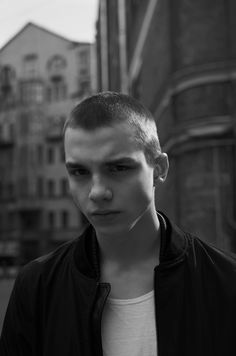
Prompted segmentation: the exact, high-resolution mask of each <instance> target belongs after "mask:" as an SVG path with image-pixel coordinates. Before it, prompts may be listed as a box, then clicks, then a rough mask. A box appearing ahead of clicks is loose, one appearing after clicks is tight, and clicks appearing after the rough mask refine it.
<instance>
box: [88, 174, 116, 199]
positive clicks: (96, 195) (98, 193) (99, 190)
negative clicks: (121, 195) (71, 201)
mask: <svg viewBox="0 0 236 356" xmlns="http://www.w3.org/2000/svg"><path fill="white" fill-rule="evenodd" d="M111 198H112V191H111V189H110V188H108V187H107V185H106V184H105V183H104V182H103V181H102V179H101V178H99V177H94V178H93V181H92V185H91V189H90V192H89V199H90V200H92V201H102V200H111Z"/></svg>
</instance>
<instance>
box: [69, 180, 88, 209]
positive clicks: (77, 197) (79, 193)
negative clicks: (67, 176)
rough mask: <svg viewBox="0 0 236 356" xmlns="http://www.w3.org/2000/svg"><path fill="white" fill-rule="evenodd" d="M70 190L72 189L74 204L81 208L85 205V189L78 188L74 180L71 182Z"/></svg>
mask: <svg viewBox="0 0 236 356" xmlns="http://www.w3.org/2000/svg"><path fill="white" fill-rule="evenodd" d="M69 189H70V193H71V196H72V198H73V200H74V202H75V203H76V205H77V206H79V207H80V206H81V205H83V201H84V200H85V198H84V193H85V192H84V189H82V188H80V187H78V186H77V184H76V183H75V182H73V181H72V180H70V181H69Z"/></svg>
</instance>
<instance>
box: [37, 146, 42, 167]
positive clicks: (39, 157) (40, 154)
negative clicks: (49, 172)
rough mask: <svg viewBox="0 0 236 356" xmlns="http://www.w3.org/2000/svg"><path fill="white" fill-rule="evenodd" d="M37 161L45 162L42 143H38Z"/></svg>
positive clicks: (39, 162)
mask: <svg viewBox="0 0 236 356" xmlns="http://www.w3.org/2000/svg"><path fill="white" fill-rule="evenodd" d="M37 162H38V164H40V165H41V164H43V146H42V145H41V144H38V145H37Z"/></svg>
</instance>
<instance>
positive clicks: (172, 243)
mask: <svg viewBox="0 0 236 356" xmlns="http://www.w3.org/2000/svg"><path fill="white" fill-rule="evenodd" d="M157 214H158V218H159V221H160V228H161V248H160V266H163V267H164V266H166V265H170V264H171V265H172V264H175V263H177V262H178V261H180V260H182V259H183V258H184V255H185V251H186V245H187V238H186V233H184V232H183V231H182V230H180V229H179V228H178V227H177V226H176V225H175V224H173V223H172V222H171V221H170V220H169V219H168V218H167V217H166V216H165V215H164V214H163V213H162V212H157ZM73 257H74V263H75V265H76V267H77V269H78V270H79V272H80V273H82V274H83V275H84V276H87V277H88V278H90V279H95V280H97V281H99V276H100V268H99V246H98V242H97V238H96V233H95V230H94V228H93V227H92V225H89V226H88V227H87V228H86V230H85V231H84V232H83V233H82V235H80V236H79V237H78V239H77V241H76V246H75V250H74V256H73Z"/></svg>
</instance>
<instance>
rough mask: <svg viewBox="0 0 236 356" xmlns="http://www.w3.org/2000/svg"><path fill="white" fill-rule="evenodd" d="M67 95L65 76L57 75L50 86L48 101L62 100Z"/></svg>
mask: <svg viewBox="0 0 236 356" xmlns="http://www.w3.org/2000/svg"><path fill="white" fill-rule="evenodd" d="M66 96H67V87H66V84H65V82H64V79H63V77H61V76H56V77H53V78H51V82H50V86H49V88H48V101H50V102H51V101H60V100H63V99H65V98H66Z"/></svg>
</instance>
